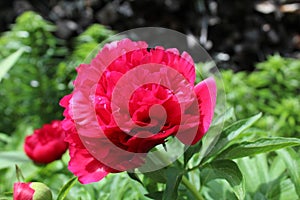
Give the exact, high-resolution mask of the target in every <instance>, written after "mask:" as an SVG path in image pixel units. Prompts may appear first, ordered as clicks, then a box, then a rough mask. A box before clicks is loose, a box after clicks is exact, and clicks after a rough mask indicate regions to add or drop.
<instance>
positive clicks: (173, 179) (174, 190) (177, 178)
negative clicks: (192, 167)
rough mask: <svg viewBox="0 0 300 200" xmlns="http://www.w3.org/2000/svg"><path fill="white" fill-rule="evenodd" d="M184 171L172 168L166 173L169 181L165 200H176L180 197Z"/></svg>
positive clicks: (164, 196) (164, 195)
mask: <svg viewBox="0 0 300 200" xmlns="http://www.w3.org/2000/svg"><path fill="white" fill-rule="evenodd" d="M182 175H183V173H182V170H181V169H178V168H175V167H170V168H168V169H167V170H166V171H165V177H166V179H167V183H166V189H165V191H164V193H163V198H162V199H163V200H175V199H177V196H178V186H179V184H180V182H181V179H182Z"/></svg>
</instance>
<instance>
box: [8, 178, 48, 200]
mask: <svg viewBox="0 0 300 200" xmlns="http://www.w3.org/2000/svg"><path fill="white" fill-rule="evenodd" d="M13 196H14V200H52V193H51V191H50V189H49V188H48V187H47V186H46V185H45V184H43V183H39V182H32V183H21V182H18V183H15V184H14V194H13Z"/></svg>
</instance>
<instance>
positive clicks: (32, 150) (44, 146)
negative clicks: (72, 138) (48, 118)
mask: <svg viewBox="0 0 300 200" xmlns="http://www.w3.org/2000/svg"><path fill="white" fill-rule="evenodd" d="M64 139H65V132H64V130H63V129H62V127H61V121H58V120H54V121H52V122H51V123H50V124H45V125H43V127H42V128H40V129H37V130H35V131H34V133H33V134H32V135H30V136H27V137H26V138H25V143H24V150H25V153H26V154H27V156H28V157H29V158H31V159H32V160H33V161H34V162H36V163H42V164H47V163H50V162H52V161H54V160H58V159H60V158H61V156H62V155H63V154H64V153H65V152H66V150H67V148H68V143H66V142H65V141H64Z"/></svg>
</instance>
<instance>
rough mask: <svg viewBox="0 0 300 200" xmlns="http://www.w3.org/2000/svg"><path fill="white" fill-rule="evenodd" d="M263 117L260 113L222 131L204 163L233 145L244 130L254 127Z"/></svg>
mask: <svg viewBox="0 0 300 200" xmlns="http://www.w3.org/2000/svg"><path fill="white" fill-rule="evenodd" d="M261 115H262V114H261V113H259V114H257V115H254V116H253V117H250V118H248V119H243V120H240V121H237V122H235V123H233V124H231V125H230V126H228V127H226V128H225V129H224V130H223V131H222V133H221V135H220V137H219V139H218V141H217V143H216V144H215V145H214V147H213V148H212V150H211V151H210V152H209V153H208V154H207V156H206V157H205V159H204V160H203V161H207V160H208V159H209V158H211V157H214V156H216V155H217V154H219V153H220V152H221V151H222V150H224V149H226V147H228V146H229V145H230V144H232V142H233V140H234V139H235V138H237V137H238V136H239V135H240V134H241V133H242V132H243V131H244V130H246V129H247V128H249V127H250V126H251V125H253V124H254V123H255V122H256V121H257V120H258V119H259V118H260V117H261Z"/></svg>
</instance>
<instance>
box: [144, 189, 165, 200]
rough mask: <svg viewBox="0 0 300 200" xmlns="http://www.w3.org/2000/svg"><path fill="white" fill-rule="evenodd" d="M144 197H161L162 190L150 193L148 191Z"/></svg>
mask: <svg viewBox="0 0 300 200" xmlns="http://www.w3.org/2000/svg"><path fill="white" fill-rule="evenodd" d="M145 196H146V197H150V198H151V199H155V200H156V199H157V200H158V199H162V197H163V192H161V191H157V192H151V193H148V194H145Z"/></svg>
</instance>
